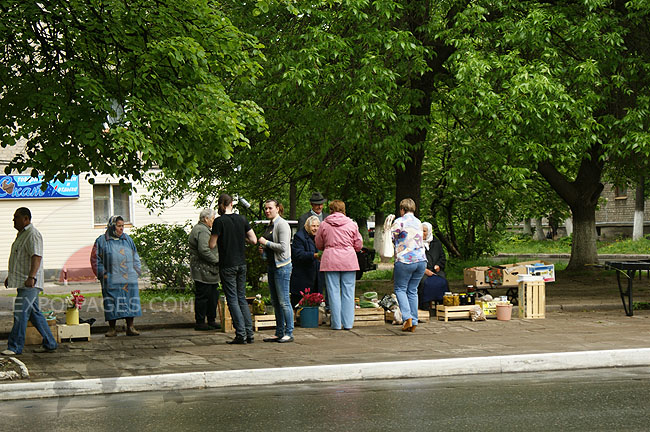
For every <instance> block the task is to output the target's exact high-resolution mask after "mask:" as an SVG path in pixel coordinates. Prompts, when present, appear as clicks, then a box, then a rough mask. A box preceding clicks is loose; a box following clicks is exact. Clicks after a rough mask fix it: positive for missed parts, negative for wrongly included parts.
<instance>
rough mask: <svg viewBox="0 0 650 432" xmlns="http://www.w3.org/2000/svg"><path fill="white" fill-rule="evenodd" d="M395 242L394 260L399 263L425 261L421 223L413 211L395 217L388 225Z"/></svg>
mask: <svg viewBox="0 0 650 432" xmlns="http://www.w3.org/2000/svg"><path fill="white" fill-rule="evenodd" d="M390 231H391V234H392V235H393V243H395V261H396V262H401V263H406V264H408V263H416V262H420V261H426V260H427V257H426V254H425V250H424V241H423V238H422V223H421V222H420V220H419V219H418V218H416V217H415V215H413V213H406V214H405V215H404V216H402V217H400V218H397V219H395V222H393V225H392V226H391V227H390Z"/></svg>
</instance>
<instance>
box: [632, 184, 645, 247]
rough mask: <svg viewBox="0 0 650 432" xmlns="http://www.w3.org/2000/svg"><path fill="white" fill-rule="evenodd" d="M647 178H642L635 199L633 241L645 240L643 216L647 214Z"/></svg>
mask: <svg viewBox="0 0 650 432" xmlns="http://www.w3.org/2000/svg"><path fill="white" fill-rule="evenodd" d="M644 195H645V177H644V176H640V178H639V184H638V185H637V186H636V194H635V197H634V225H633V227H632V240H640V239H642V238H643V216H644V213H645V196H644Z"/></svg>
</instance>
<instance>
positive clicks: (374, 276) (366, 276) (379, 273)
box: [361, 269, 393, 280]
mask: <svg viewBox="0 0 650 432" xmlns="http://www.w3.org/2000/svg"><path fill="white" fill-rule="evenodd" d="M392 278H393V270H388V269H384V270H370V271H367V272H364V273H363V276H361V280H391V279H392Z"/></svg>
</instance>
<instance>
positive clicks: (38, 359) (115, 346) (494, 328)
mask: <svg viewBox="0 0 650 432" xmlns="http://www.w3.org/2000/svg"><path fill="white" fill-rule="evenodd" d="M66 288H69V287H66ZM601 291H602V292H601ZM647 291H648V290H647V288H644V289H640V292H641V294H642V297H643V298H639V299H640V300H642V299H645V298H646V297H647ZM84 292H87V291H85V290H84ZM617 293H618V290H617V289H616V288H615V287H612V290H600V291H599V292H594V294H593V295H592V296H590V297H589V298H588V299H585V297H584V295H583V294H579V295H577V294H575V293H571V292H565V293H564V294H563V293H562V292H559V291H558V292H555V291H554V288H552V286H551V285H549V289H547V302H548V306H547V314H546V319H540V320H523V319H517V318H515V319H513V320H512V321H496V320H493V319H490V320H488V321H484V322H471V321H469V320H455V321H449V322H447V323H445V322H443V321H435V317H434V318H432V320H431V321H430V322H427V323H422V324H420V325H419V326H418V328H417V331H416V332H415V333H412V334H411V333H403V332H401V331H400V327H399V326H392V325H390V324H384V325H379V326H374V327H357V328H354V329H353V330H352V331H333V330H330V329H329V328H327V327H319V328H316V329H302V328H300V327H297V328H296V330H295V333H294V335H295V342H294V343H290V344H276V343H263V342H262V338H263V337H265V336H267V335H272V334H273V330H266V331H262V332H259V333H257V334H256V341H255V343H254V344H253V345H235V346H232V345H227V344H226V343H225V342H226V341H227V340H229V339H230V338H232V334H225V333H220V332H197V331H194V330H193V328H192V325H193V310H192V307H191V302H189V303H182V302H181V303H178V302H177V303H174V304H172V303H167V304H165V303H155V304H151V305H144V306H143V309H144V314H143V317H142V318H138V319H136V326H137V327H138V328H139V329H140V330H141V331H142V335H141V336H139V337H127V336H125V335H124V333H123V332H122V333H120V334H119V335H118V337H116V338H105V337H104V335H103V334H102V333H101V332H103V330H104V329H105V328H106V327H105V325H104V323H103V317H102V316H101V311H99V312H97V311H82V318H84V317H85V318H88V317H90V316H96V317H97V318H98V323H97V324H96V325H94V326H93V329H94V330H95V333H93V335H92V340H91V341H89V342H73V343H69V342H68V343H62V344H61V345H60V348H59V349H58V350H57V352H56V353H51V354H36V353H33V349H34V348H35V347H33V346H32V347H26V348H25V351H24V352H23V354H22V355H21V356H19V357H17V358H18V359H20V360H21V361H22V362H24V363H25V365H26V366H27V368H28V369H29V372H30V378H29V380H22V381H19V382H6V381H5V382H1V383H0V400H2V399H5V400H8V399H20V398H31V397H51V396H65V395H74V394H98V393H113V392H122V391H146V390H165V389H170V390H171V389H183V388H202V387H214V386H233V385H249V384H255V383H257V384H269V383H280V382H285V383H286V382H305V381H321V380H333V381H336V380H345V379H373V378H399V377H416V376H439V375H447V374H476V373H500V372H507V371H542V370H550V369H575V368H593V367H614V366H644V365H650V355H648V354H650V331H649V330H650V311H647V310H641V311H635V315H634V316H633V317H628V316H626V315H625V313H624V312H623V308H622V305H621V302H620V299H619V298H618V297H617V295H616V294H617ZM4 299H11V298H10V297H4ZM0 300H2V298H1V297H0ZM5 301H6V300H5ZM1 309H2V310H3V311H7V310H11V309H10V308H9V309H7V308H6V307H4V306H3V307H2V308H1ZM10 321H11V317H10V316H6V315H2V316H0V329H1V328H4V329H6V328H7V326H8V325H9V324H10ZM97 331H99V332H100V333H97ZM5 341H6V336H5V338H4V340H0V345H2V346H3V348H4V344H5Z"/></svg>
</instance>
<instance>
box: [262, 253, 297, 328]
mask: <svg viewBox="0 0 650 432" xmlns="http://www.w3.org/2000/svg"><path fill="white" fill-rule="evenodd" d="M268 270H269V274H268V277H269V291H270V292H271V304H272V305H273V309H274V310H275V335H276V336H277V337H280V338H281V337H282V336H285V335H286V336H293V308H292V307H291V296H290V294H289V282H290V281H291V270H292V265H291V263H289V264H287V265H285V266H283V267H279V268H278V267H269V269H268Z"/></svg>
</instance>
